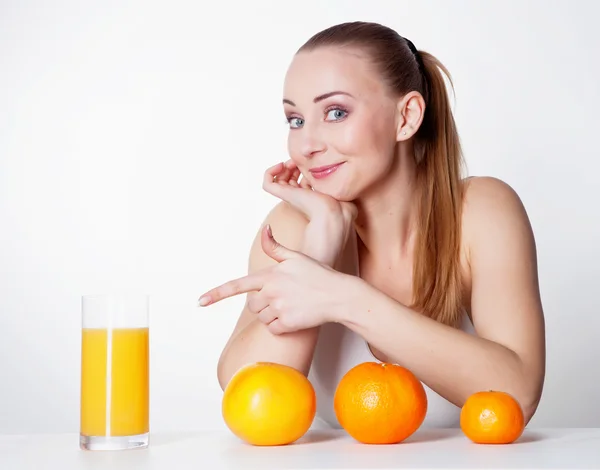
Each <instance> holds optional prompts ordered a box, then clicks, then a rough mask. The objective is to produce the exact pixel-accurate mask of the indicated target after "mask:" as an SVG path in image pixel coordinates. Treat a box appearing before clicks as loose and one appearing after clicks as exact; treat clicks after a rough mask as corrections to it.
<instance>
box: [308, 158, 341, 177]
mask: <svg viewBox="0 0 600 470" xmlns="http://www.w3.org/2000/svg"><path fill="white" fill-rule="evenodd" d="M344 163H345V162H341V163H335V164H333V165H325V166H319V167H316V168H311V169H310V170H309V171H310V173H311V174H312V175H313V177H315V178H317V179H320V178H325V177H327V176H329V175H330V174H332V173H333V172H334V171H336V170H337V169H338V168H339V167H340V166H342V165H343V164H344Z"/></svg>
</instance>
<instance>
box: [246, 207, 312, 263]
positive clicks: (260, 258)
mask: <svg viewBox="0 0 600 470" xmlns="http://www.w3.org/2000/svg"><path fill="white" fill-rule="evenodd" d="M267 224H268V225H270V226H271V230H272V232H273V236H274V237H275V239H276V240H277V241H278V242H279V243H281V244H282V245H284V246H286V247H288V248H290V249H292V250H298V249H300V247H301V244H302V240H303V238H304V231H305V230H306V226H307V225H308V219H307V218H306V216H305V215H304V214H303V213H302V212H300V211H299V210H298V209H296V208H294V207H293V206H291V205H290V204H288V203H287V202H285V201H281V202H279V203H278V204H276V205H275V206H274V207H273V208H272V209H271V210H270V211H269V213H268V214H267V216H266V217H265V219H264V220H263V222H262V224H261V225H260V228H259V230H258V231H257V233H256V235H255V237H254V241H253V242H252V247H251V249H250V256H249V264H250V268H251V270H254V269H260V268H262V267H265V266H267V265H268V264H272V262H273V260H272V259H271V258H270V257H268V256H267V255H265V253H264V252H263V250H262V246H261V242H260V234H261V232H262V229H263V228H264V227H265V225H267Z"/></svg>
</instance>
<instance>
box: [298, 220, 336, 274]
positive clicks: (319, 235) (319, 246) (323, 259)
mask: <svg viewBox="0 0 600 470" xmlns="http://www.w3.org/2000/svg"><path fill="white" fill-rule="evenodd" d="M343 245H344V226H343V225H342V224H340V223H339V222H338V221H336V220H334V219H313V220H311V221H310V222H309V224H308V225H307V227H306V230H305V232H304V241H303V244H302V250H301V251H302V253H304V254H305V255H307V256H310V257H311V258H313V259H315V260H317V261H318V262H320V263H322V264H325V265H327V266H329V267H333V266H334V265H335V263H336V261H337V258H338V256H339V254H340V253H341V251H342V248H343Z"/></svg>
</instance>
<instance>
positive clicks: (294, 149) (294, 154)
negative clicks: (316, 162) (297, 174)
mask: <svg viewBox="0 0 600 470" xmlns="http://www.w3.org/2000/svg"><path fill="white" fill-rule="evenodd" d="M287 151H288V155H289V157H290V158H291V159H292V160H293V161H294V163H296V165H301V162H302V160H303V159H302V152H301V147H300V139H299V138H298V135H297V133H294V132H292V131H288V138H287Z"/></svg>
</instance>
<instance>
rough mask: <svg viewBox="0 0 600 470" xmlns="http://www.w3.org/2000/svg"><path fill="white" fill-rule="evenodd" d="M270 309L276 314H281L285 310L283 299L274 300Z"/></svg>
mask: <svg viewBox="0 0 600 470" xmlns="http://www.w3.org/2000/svg"><path fill="white" fill-rule="evenodd" d="M271 308H273V310H275V311H276V312H283V311H284V309H285V302H284V301H283V299H275V300H273V302H271Z"/></svg>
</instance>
